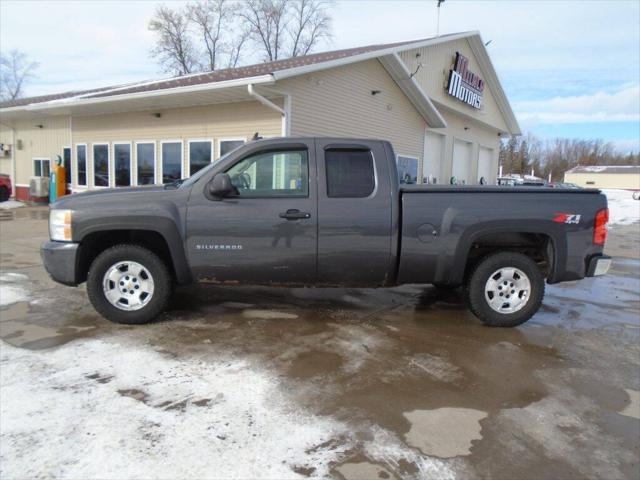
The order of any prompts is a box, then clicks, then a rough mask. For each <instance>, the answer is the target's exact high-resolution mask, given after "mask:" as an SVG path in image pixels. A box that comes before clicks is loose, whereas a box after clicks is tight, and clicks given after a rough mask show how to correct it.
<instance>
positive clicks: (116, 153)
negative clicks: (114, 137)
mask: <svg viewBox="0 0 640 480" xmlns="http://www.w3.org/2000/svg"><path fill="white" fill-rule="evenodd" d="M113 163H114V166H115V179H116V187H127V186H129V185H131V144H130V143H115V144H114V145H113Z"/></svg>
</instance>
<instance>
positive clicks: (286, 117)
mask: <svg viewBox="0 0 640 480" xmlns="http://www.w3.org/2000/svg"><path fill="white" fill-rule="evenodd" d="M247 92H249V95H250V96H252V97H253V98H255V99H256V100H258V101H259V102H260V103H261V104H263V105H264V106H265V107H268V108H270V109H272V110H275V111H276V112H278V113H279V114H280V115H282V129H281V132H282V136H283V137H288V136H289V134H290V131H291V126H290V117H291V115H290V113H289V112H290V110H291V97H290V96H289V95H285V96H284V107H285V108H280V107H279V106H278V105H276V104H275V103H273V102H272V101H271V100H269V99H267V98H265V97H263V96H262V95H260V94H259V93H258V92H256V90H255V88H254V87H253V84H251V83H250V84H249V85H247Z"/></svg>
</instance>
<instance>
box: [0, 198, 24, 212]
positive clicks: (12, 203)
mask: <svg viewBox="0 0 640 480" xmlns="http://www.w3.org/2000/svg"><path fill="white" fill-rule="evenodd" d="M24 206H26V204H24V203H22V202H18V201H17V200H7V201H6V202H0V210H12V209H14V208H20V207H24Z"/></svg>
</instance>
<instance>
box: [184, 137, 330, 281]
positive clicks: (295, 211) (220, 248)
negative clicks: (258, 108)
mask: <svg viewBox="0 0 640 480" xmlns="http://www.w3.org/2000/svg"><path fill="white" fill-rule="evenodd" d="M222 171H224V172H226V173H227V174H229V176H230V177H231V181H232V183H233V184H234V186H235V187H236V188H237V195H233V196H230V197H226V198H223V199H216V198H209V197H208V195H207V188H206V185H204V186H200V188H198V186H197V184H196V186H194V188H193V191H192V194H191V198H190V200H189V206H188V214H187V226H186V228H187V251H188V255H189V261H190V264H191V268H192V273H193V276H194V278H196V279H197V280H199V281H205V282H211V283H248V284H251V283H253V284H282V285H309V284H312V283H314V282H315V280H316V254H317V223H318V216H317V181H316V163H315V149H314V142H313V140H309V141H305V140H296V141H295V142H292V143H291V144H286V143H282V142H278V143H277V144H273V145H271V146H270V145H268V144H267V145H265V146H264V147H260V148H259V149H257V150H256V149H254V150H249V151H248V152H247V153H246V154H243V155H241V156H240V157H239V158H238V159H237V160H236V161H234V162H233V163H232V164H230V165H226V166H225V168H224V170H222ZM203 187H204V188H203Z"/></svg>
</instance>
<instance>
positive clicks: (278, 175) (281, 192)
mask: <svg viewBox="0 0 640 480" xmlns="http://www.w3.org/2000/svg"><path fill="white" fill-rule="evenodd" d="M227 173H228V174H229V176H230V177H231V182H232V183H233V185H234V186H235V187H236V188H237V189H238V192H239V193H240V196H241V197H306V196H308V195H309V158H308V154H307V151H306V150H286V151H273V152H261V153H256V154H253V155H251V156H249V157H247V158H245V159H243V160H241V161H239V162H238V163H236V164H235V165H234V166H233V167H231V168H230V169H229V170H227Z"/></svg>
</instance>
